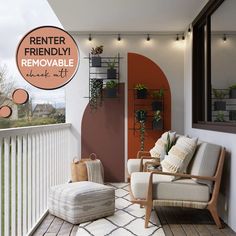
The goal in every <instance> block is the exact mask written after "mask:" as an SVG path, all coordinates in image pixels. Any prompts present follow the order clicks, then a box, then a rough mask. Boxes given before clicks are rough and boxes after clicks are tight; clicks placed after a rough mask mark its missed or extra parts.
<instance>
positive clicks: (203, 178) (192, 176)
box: [151, 170, 216, 181]
mask: <svg viewBox="0 0 236 236" xmlns="http://www.w3.org/2000/svg"><path fill="white" fill-rule="evenodd" d="M153 174H158V175H172V176H176V177H182V178H189V179H191V178H195V179H202V180H210V181H216V177H215V176H200V175H190V174H182V173H170V172H162V171H159V170H153V171H151V175H153Z"/></svg>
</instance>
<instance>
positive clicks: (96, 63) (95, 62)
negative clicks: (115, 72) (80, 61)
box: [92, 56, 102, 67]
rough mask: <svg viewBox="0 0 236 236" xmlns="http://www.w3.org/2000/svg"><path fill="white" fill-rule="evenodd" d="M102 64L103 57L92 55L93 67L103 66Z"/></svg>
mask: <svg viewBox="0 0 236 236" xmlns="http://www.w3.org/2000/svg"><path fill="white" fill-rule="evenodd" d="M101 66H102V59H101V57H99V56H97V57H94V56H93V57H92V67H101Z"/></svg>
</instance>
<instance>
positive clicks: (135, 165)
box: [127, 159, 150, 175]
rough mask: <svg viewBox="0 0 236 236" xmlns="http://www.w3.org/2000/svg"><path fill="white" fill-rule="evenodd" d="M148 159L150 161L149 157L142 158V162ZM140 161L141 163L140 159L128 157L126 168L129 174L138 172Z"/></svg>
mask: <svg viewBox="0 0 236 236" xmlns="http://www.w3.org/2000/svg"><path fill="white" fill-rule="evenodd" d="M148 161H150V159H145V160H143V164H145V163H146V162H148ZM140 163H141V159H129V160H128V162H127V169H128V173H129V175H131V174H132V173H133V172H139V171H140V170H139V168H140Z"/></svg>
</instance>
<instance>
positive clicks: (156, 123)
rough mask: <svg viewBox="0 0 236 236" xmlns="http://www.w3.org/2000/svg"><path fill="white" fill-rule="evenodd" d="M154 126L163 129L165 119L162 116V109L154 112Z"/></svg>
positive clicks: (156, 128)
mask: <svg viewBox="0 0 236 236" xmlns="http://www.w3.org/2000/svg"><path fill="white" fill-rule="evenodd" d="M152 128H153V129H155V130H162V129H163V120H162V118H161V111H160V110H157V111H155V113H154V116H153V120H152Z"/></svg>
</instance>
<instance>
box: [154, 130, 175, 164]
mask: <svg viewBox="0 0 236 236" xmlns="http://www.w3.org/2000/svg"><path fill="white" fill-rule="evenodd" d="M168 133H169V137H170V142H171V143H172V142H173V141H174V140H175V135H176V132H171V131H167V132H165V133H164V134H162V136H161V137H160V138H159V139H158V140H157V141H156V143H155V146H154V147H153V148H152V149H151V150H150V151H149V152H150V154H151V156H152V157H156V158H160V160H163V159H164V157H165V154H166V151H165V145H166V144H167V137H168Z"/></svg>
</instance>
